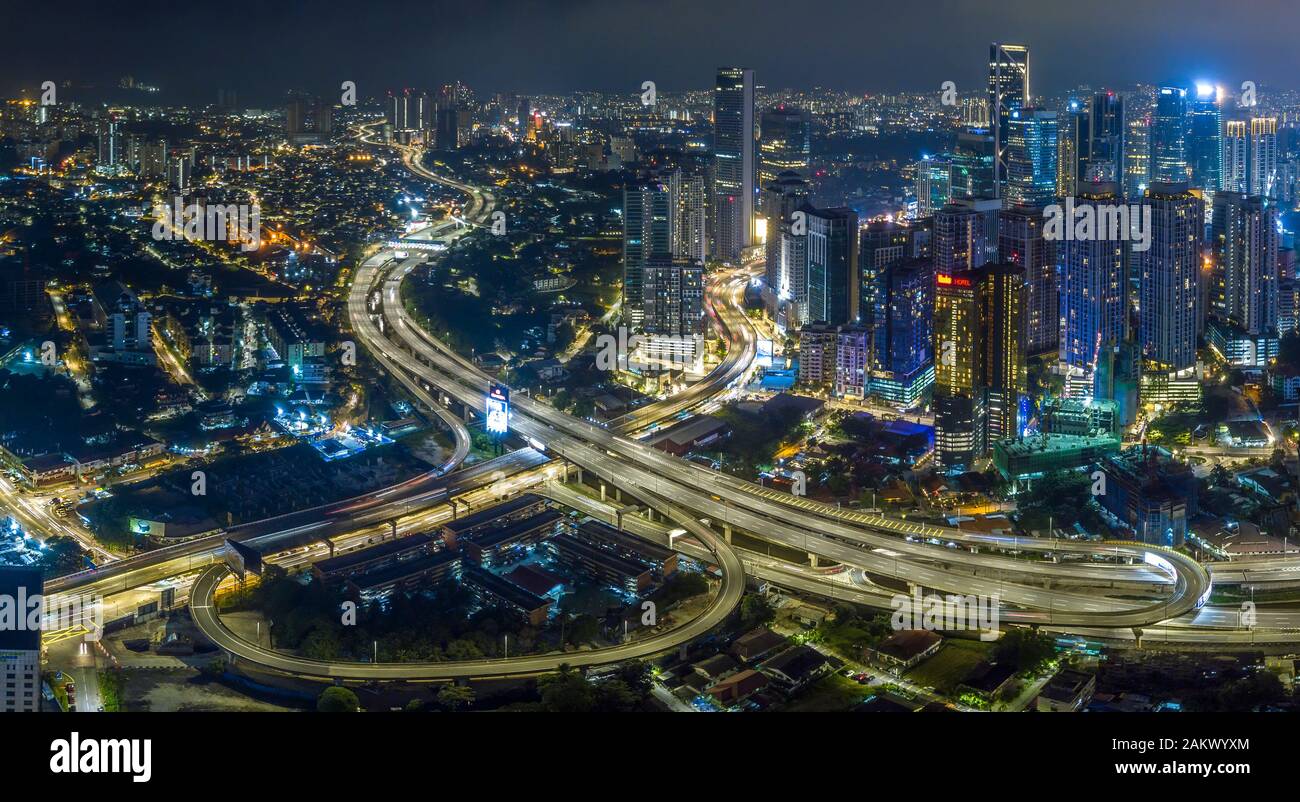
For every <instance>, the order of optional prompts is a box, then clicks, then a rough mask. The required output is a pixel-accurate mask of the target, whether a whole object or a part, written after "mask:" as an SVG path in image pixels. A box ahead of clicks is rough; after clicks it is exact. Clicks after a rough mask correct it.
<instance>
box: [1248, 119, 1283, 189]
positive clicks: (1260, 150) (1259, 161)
mask: <svg viewBox="0 0 1300 802" xmlns="http://www.w3.org/2000/svg"><path fill="white" fill-rule="evenodd" d="M1246 192H1247V194H1249V195H1259V196H1261V197H1265V198H1273V197H1276V193H1277V118H1276V117H1255V118H1252V119H1251V121H1250V181H1249V185H1248V188H1247V190H1246Z"/></svg>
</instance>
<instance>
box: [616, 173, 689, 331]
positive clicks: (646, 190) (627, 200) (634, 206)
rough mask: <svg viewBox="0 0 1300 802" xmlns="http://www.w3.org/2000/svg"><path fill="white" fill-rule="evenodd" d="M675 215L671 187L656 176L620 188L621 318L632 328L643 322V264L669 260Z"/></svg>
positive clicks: (671, 251) (644, 266)
mask: <svg viewBox="0 0 1300 802" xmlns="http://www.w3.org/2000/svg"><path fill="white" fill-rule="evenodd" d="M676 212H677V203H676V198H674V197H673V192H672V186H671V184H670V183H669V182H667V181H665V180H663V179H662V178H660V177H658V176H654V175H652V176H647V177H644V178H639V179H637V180H634V181H629V182H628V184H627V186H625V187H624V188H623V315H624V320H626V321H627V322H628V323H629V324H630V325H631V326H632V327H633V328H640V327H641V325H642V323H643V322H644V310H643V308H642V307H643V302H644V289H643V284H644V279H645V268H646V265H647V264H649V263H650V261H651V260H654V259H660V260H663V259H666V260H671V259H672V258H673V234H674V231H673V229H674V226H673V221H674V218H675V216H676Z"/></svg>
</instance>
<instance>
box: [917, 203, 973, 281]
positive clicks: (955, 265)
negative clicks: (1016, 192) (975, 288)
mask: <svg viewBox="0 0 1300 802" xmlns="http://www.w3.org/2000/svg"><path fill="white" fill-rule="evenodd" d="M985 231H986V226H985V220H984V216H983V215H982V214H981V213H980V212H979V211H976V210H975V209H974V208H972V207H970V206H960V205H958V204H956V203H950V204H948V205H947V206H945V207H943V208H942V209H940V210H939V211H938V212H936V213H935V215H934V236H933V239H932V242H931V246H930V251H931V253H932V254H933V256H934V268H935V270H936V271H938V272H939V273H958V272H961V271H963V270H971V269H973V268H976V267H979V266H980V265H982V264H984V262H985V261H986V259H985V254H986V249H987V246H986V239H985Z"/></svg>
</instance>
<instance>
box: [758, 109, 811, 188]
mask: <svg viewBox="0 0 1300 802" xmlns="http://www.w3.org/2000/svg"><path fill="white" fill-rule="evenodd" d="M761 122H762V125H761V126H760V133H759V146H758V150H759V164H758V186H759V187H760V188H761V187H765V186H767V185H768V184H769V183H771V182H772V181H775V180H776V177H777V176H778V175H780V174H781V173H784V172H787V171H792V172H795V173H798V174H799V175H801V176H803V177H805V178H806V177H807V176H808V166H809V163H810V161H811V159H812V118H811V117H810V116H809V114H808V112H807V111H805V110H804V109H799V108H795V107H794V106H786V105H784V104H782V105H780V106H777V107H775V108H771V109H768V110H767V111H765V112H763V116H762V120H761ZM760 206H761V204H760Z"/></svg>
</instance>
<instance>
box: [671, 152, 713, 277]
mask: <svg viewBox="0 0 1300 802" xmlns="http://www.w3.org/2000/svg"><path fill="white" fill-rule="evenodd" d="M673 179H674V181H676V183H677V190H676V194H677V223H676V231H675V232H674V233H675V234H676V238H677V243H676V245H675V246H674V248H673V253H674V254H675V255H676V256H678V257H679V258H682V259H690V260H693V261H697V262H703V261H704V259H705V257H706V256H707V255H708V245H709V235H708V227H707V225H706V221H707V219H708V214H709V199H708V186H709V183H708V176H707V175H706V171H705V170H704V168H703V166H701V165H697V164H693V163H686V164H682V165H681V166H680V167H678V168H677V170H675V171H674V174H673Z"/></svg>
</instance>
